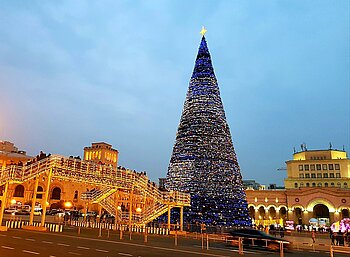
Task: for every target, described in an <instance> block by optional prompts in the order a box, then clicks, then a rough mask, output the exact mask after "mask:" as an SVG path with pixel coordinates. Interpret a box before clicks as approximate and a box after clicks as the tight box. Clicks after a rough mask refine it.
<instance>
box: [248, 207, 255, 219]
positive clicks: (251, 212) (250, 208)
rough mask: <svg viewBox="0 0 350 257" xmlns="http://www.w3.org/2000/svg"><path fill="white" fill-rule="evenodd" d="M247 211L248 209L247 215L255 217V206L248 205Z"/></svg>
mask: <svg viewBox="0 0 350 257" xmlns="http://www.w3.org/2000/svg"><path fill="white" fill-rule="evenodd" d="M248 211H249V216H250V217H251V218H252V219H255V207H254V206H249V207H248Z"/></svg>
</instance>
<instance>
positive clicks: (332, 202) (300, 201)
mask: <svg viewBox="0 0 350 257" xmlns="http://www.w3.org/2000/svg"><path fill="white" fill-rule="evenodd" d="M286 164H287V178H286V179H285V180H284V182H285V189H271V190H252V189H247V190H246V194H247V201H248V208H249V213H250V215H251V217H252V218H253V219H254V220H255V222H256V223H258V224H265V225H268V224H270V223H278V222H276V221H278V220H279V219H282V220H283V221H284V222H285V221H286V220H290V221H294V224H309V220H310V219H311V218H316V219H323V220H325V221H326V223H328V224H331V223H333V222H335V221H338V220H340V219H342V218H345V217H349V211H350V189H349V183H350V160H349V159H348V157H347V153H346V152H345V151H341V150H334V149H328V150H307V149H303V151H301V152H296V153H294V155H293V159H292V160H288V161H286Z"/></svg>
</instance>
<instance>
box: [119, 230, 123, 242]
mask: <svg viewBox="0 0 350 257" xmlns="http://www.w3.org/2000/svg"><path fill="white" fill-rule="evenodd" d="M119 231H120V234H119V239H120V240H122V239H123V230H122V228H120V230H119Z"/></svg>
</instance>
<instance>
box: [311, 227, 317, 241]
mask: <svg viewBox="0 0 350 257" xmlns="http://www.w3.org/2000/svg"><path fill="white" fill-rule="evenodd" d="M311 238H312V243H315V242H316V240H315V239H316V233H315V229H313V230H312V232H311Z"/></svg>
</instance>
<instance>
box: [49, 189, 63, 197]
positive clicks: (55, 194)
mask: <svg viewBox="0 0 350 257" xmlns="http://www.w3.org/2000/svg"><path fill="white" fill-rule="evenodd" d="M61 192H62V190H61V188H59V187H55V188H54V189H53V190H52V194H51V199H54V200H61Z"/></svg>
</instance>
